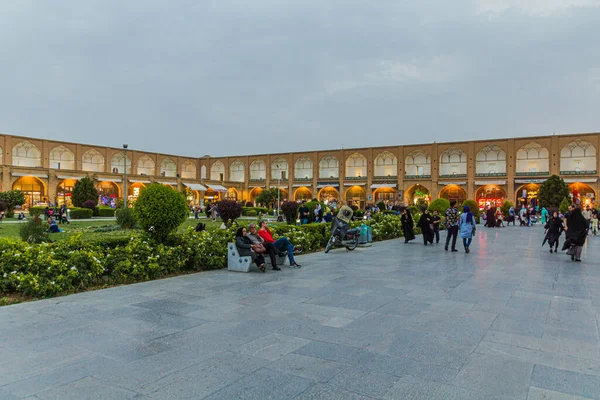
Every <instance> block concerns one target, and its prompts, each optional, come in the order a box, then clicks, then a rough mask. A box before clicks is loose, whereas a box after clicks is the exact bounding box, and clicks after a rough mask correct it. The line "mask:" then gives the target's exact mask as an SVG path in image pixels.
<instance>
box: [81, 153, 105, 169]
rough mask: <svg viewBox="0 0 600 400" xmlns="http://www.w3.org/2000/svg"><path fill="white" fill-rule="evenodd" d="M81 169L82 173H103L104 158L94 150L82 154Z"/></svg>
mask: <svg viewBox="0 0 600 400" xmlns="http://www.w3.org/2000/svg"><path fill="white" fill-rule="evenodd" d="M81 161H82V165H81V169H83V170H84V171H92V172H104V156H103V155H102V154H100V153H99V152H97V151H96V150H88V151H86V152H85V153H83V157H82V160H81Z"/></svg>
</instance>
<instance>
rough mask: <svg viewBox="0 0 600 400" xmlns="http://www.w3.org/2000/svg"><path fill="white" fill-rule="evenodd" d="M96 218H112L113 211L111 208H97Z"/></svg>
mask: <svg viewBox="0 0 600 400" xmlns="http://www.w3.org/2000/svg"><path fill="white" fill-rule="evenodd" d="M97 210H98V216H99V217H114V216H115V209H114V208H112V207H98V208H97Z"/></svg>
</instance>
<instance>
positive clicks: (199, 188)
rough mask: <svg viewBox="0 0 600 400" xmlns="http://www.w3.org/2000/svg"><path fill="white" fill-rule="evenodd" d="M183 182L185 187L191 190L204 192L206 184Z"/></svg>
mask: <svg viewBox="0 0 600 400" xmlns="http://www.w3.org/2000/svg"><path fill="white" fill-rule="evenodd" d="M183 184H184V185H185V186H187V187H189V188H190V189H191V190H197V191H199V192H206V186H204V185H201V184H199V183H185V182H183Z"/></svg>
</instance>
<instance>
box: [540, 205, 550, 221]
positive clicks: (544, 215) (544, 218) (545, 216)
mask: <svg viewBox="0 0 600 400" xmlns="http://www.w3.org/2000/svg"><path fill="white" fill-rule="evenodd" d="M549 216H550V213H549V212H548V210H546V207H542V215H541V218H540V222H541V223H542V225H546V222H548V217H549Z"/></svg>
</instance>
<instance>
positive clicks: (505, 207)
mask: <svg viewBox="0 0 600 400" xmlns="http://www.w3.org/2000/svg"><path fill="white" fill-rule="evenodd" d="M511 207H514V204H513V202H512V201H509V200H504V203H502V205H501V206H500V211H502V215H504V218H507V217H508V211H509V210H510V208H511Z"/></svg>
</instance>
